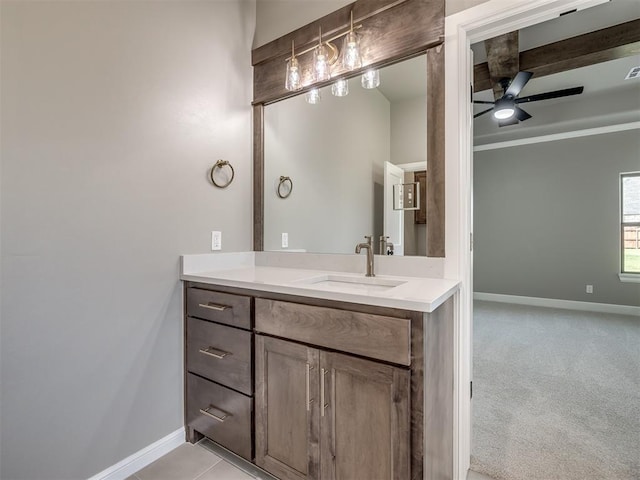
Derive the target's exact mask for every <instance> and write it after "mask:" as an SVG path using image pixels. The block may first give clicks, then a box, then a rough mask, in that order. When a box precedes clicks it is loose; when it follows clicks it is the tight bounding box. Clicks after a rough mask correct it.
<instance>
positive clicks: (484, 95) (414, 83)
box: [379, 0, 640, 122]
mask: <svg viewBox="0 0 640 480" xmlns="http://www.w3.org/2000/svg"><path fill="white" fill-rule="evenodd" d="M637 18H640V0H611V1H609V2H607V3H604V4H602V5H598V6H595V7H592V8H588V9H586V10H581V11H578V12H575V13H572V14H569V15H564V16H562V17H559V18H556V19H554V20H550V21H547V22H544V23H540V24H537V25H533V26H531V27H527V28H524V29H522V30H520V35H519V39H520V51H524V50H529V49H531V48H535V47H539V46H541V45H545V44H548V43H553V42H556V41H558V40H562V39H565V38H570V37H573V36H576V35H581V34H584V33H588V32H592V31H594V30H599V29H601V28H606V27H610V26H613V25H618V24H620V23H624V22H627V21H629V20H633V19H637ZM471 48H472V49H473V51H474V58H475V63H483V62H485V61H486V53H485V49H484V43H483V42H480V43H477V44H474V45H472V46H471ZM639 65H640V55H635V56H632V57H626V58H622V59H618V60H613V61H611V62H605V63H600V64H595V65H591V66H589V67H584V68H579V69H575V70H570V71H566V72H562V73H558V74H554V75H548V76H545V77H540V78H535V77H534V78H532V79H531V80H530V81H529V83H528V84H527V85H526V87H525V89H524V90H523V92H522V94H521V96H527V95H533V94H537V93H543V92H549V91H553V90H560V89H564V88H570V87H576V86H580V85H583V86H584V87H585V89H584V93H583V94H581V95H577V96H575V97H567V98H561V99H553V100H546V101H542V102H536V104H534V103H531V104H527V105H523V107H524V108H525V110H527V111H529V110H530V109H536V108H537V106H538V105H543V104H548V103H549V102H551V103H556V104H562V103H563V102H573V101H580V102H585V101H588V99H589V98H590V97H591V96H597V95H600V94H602V93H603V92H606V91H611V92H622V91H625V92H627V93H626V94H627V95H629V100H630V102H631V103H633V102H636V103H637V104H638V108H640V79H636V80H624V77H625V76H626V75H627V73H628V72H629V70H631V68H632V67H634V66H639ZM380 80H381V82H380V83H381V84H380V87H379V90H380V91H381V92H382V94H383V95H384V96H385V97H387V99H388V100H389V101H390V102H396V101H401V100H405V99H408V98H412V97H419V96H424V95H426V57H425V56H424V55H422V56H420V57H416V58H413V59H410V60H407V61H404V62H400V63H397V64H395V65H392V66H390V67H386V68H384V69H382V70H381V71H380ZM474 99H476V100H488V101H492V100H493V94H492V92H491V90H486V91H484V92H478V93H476V94H475V95H474ZM483 109H486V106H478V107H476V109H475V111H476V112H479V111H482V110H483ZM530 113H532V114H533V112H530ZM486 116H487V117H490V114H487V115H486ZM477 121H478V122H483V121H484V117H480V118H479V119H478V120H477Z"/></svg>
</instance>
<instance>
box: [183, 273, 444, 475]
mask: <svg viewBox="0 0 640 480" xmlns="http://www.w3.org/2000/svg"><path fill="white" fill-rule="evenodd" d="M215 289H219V290H223V292H222V291H217V290H215ZM452 305H453V302H452V299H449V300H447V301H446V302H445V303H444V304H443V305H441V306H440V307H439V308H438V309H437V310H436V311H435V312H432V313H428V314H425V313H421V312H415V311H408V310H401V309H395V308H388V307H374V306H371V305H359V304H353V303H346V302H338V301H332V300H321V299H317V298H307V297H298V296H291V295H285V294H275V293H268V292H263V291H257V290H256V291H254V290H248V289H247V290H245V289H237V288H231V287H219V286H216V285H205V284H200V283H194V282H187V283H186V285H185V347H186V348H185V362H186V371H185V424H186V427H187V439H188V440H189V441H191V442H196V441H198V440H199V439H200V438H202V436H207V437H209V438H211V439H212V440H214V441H215V442H217V443H219V444H220V445H222V446H223V447H225V448H227V449H228V450H231V451H232V452H234V453H236V454H238V455H240V456H241V457H243V458H245V459H247V460H249V461H252V462H254V463H255V464H256V465H258V466H260V467H262V468H263V469H265V470H266V471H268V472H270V473H272V474H273V475H275V476H276V477H278V478H280V479H283V480H291V479H294V480H297V479H313V480H358V479H367V480H370V479H375V480H409V479H411V480H418V479H420V480H422V479H424V478H426V479H434V480H435V479H438V480H439V479H449V478H452V476H453V459H452V454H453V438H452V433H453V416H452V405H453V364H452V358H453V322H452V318H453V315H452V312H453V309H452ZM425 432H427V433H426V435H425Z"/></svg>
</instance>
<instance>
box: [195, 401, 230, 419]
mask: <svg viewBox="0 0 640 480" xmlns="http://www.w3.org/2000/svg"><path fill="white" fill-rule="evenodd" d="M214 412H215V413H214ZM200 413H201V414H203V415H206V416H207V417H211V418H213V419H214V420H217V421H219V422H224V420H225V418H227V417H231V414H230V413H227V412H225V411H224V410H220V409H219V408H217V407H214V406H213V405H209V406H208V407H207V408H205V409H204V410H203V409H202V408H201V409H200Z"/></svg>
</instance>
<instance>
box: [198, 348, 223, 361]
mask: <svg viewBox="0 0 640 480" xmlns="http://www.w3.org/2000/svg"><path fill="white" fill-rule="evenodd" d="M198 351H199V352H200V353H203V354H205V355H209V356H210V357H214V358H218V359H220V360H222V359H223V358H224V357H226V356H227V355H231V354H230V353H229V352H225V351H224V350H218V349H217V348H213V347H207V348H201V349H200V350H198Z"/></svg>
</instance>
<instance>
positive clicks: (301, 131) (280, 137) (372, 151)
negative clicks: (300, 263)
mask: <svg viewBox="0 0 640 480" xmlns="http://www.w3.org/2000/svg"><path fill="white" fill-rule="evenodd" d="M359 80H360V79H359V78H354V79H351V80H350V81H349V95H347V96H346V97H334V96H333V95H332V94H331V90H330V87H326V88H324V89H322V92H321V94H322V101H321V102H320V103H319V104H317V105H310V104H308V103H307V102H306V100H305V97H304V95H298V96H297V97H292V98H290V99H287V100H284V101H282V102H277V103H274V104H272V105H268V106H267V107H266V108H265V115H264V118H265V172H264V175H265V206H264V215H265V222H264V223H265V235H264V242H265V250H280V249H281V234H282V232H287V233H288V234H289V250H293V249H303V250H306V251H308V252H314V253H350V254H352V253H353V252H354V248H355V245H356V243H358V242H360V241H362V240H363V238H362V237H363V236H364V235H374V240H377V238H378V237H379V236H380V235H381V234H382V227H381V225H382V217H383V212H382V205H379V206H378V208H376V205H375V200H376V195H375V194H376V185H378V186H379V188H382V185H383V184H384V173H383V172H384V162H385V161H388V160H389V148H390V147H389V144H390V115H389V108H390V107H389V102H388V101H387V99H386V98H385V97H384V96H383V95H382V94H381V93H380V92H379V91H378V90H365V89H364V88H362V86H361V85H360V81H359ZM281 175H282V176H289V177H291V178H292V180H293V183H294V188H293V191H292V193H291V196H290V197H289V198H286V199H281V198H278V196H277V195H276V193H275V192H276V188H277V185H278V181H279V178H280V176H281ZM376 227H378V228H379V230H378V231H376Z"/></svg>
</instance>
